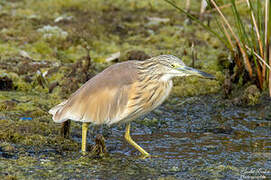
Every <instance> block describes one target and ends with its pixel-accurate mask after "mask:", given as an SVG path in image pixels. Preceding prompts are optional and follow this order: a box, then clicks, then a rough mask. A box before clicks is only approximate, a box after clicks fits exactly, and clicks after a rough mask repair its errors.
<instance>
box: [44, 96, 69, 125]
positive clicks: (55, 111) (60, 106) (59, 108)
mask: <svg viewBox="0 0 271 180" xmlns="http://www.w3.org/2000/svg"><path fill="white" fill-rule="evenodd" d="M67 102H68V100H66V101H63V102H62V103H60V104H58V105H56V106H55V107H53V108H52V109H50V110H49V113H50V114H52V115H53V120H54V121H55V122H59V123H60V122H63V120H62V119H59V118H58V117H59V116H58V117H56V115H57V114H59V113H60V112H61V111H62V109H63V107H65V105H66V103H67Z"/></svg>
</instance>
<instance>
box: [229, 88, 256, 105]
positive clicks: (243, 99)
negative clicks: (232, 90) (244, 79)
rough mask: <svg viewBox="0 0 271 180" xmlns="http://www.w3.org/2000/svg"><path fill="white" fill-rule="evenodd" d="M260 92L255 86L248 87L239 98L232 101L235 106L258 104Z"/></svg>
mask: <svg viewBox="0 0 271 180" xmlns="http://www.w3.org/2000/svg"><path fill="white" fill-rule="evenodd" d="M260 95H261V93H260V90H259V89H258V88H257V86H256V85H250V86H248V87H247V88H246V89H245V90H244V92H243V93H242V95H241V96H240V97H237V98H235V99H233V103H234V104H236V105H256V104H257V103H258V102H259V98H260Z"/></svg>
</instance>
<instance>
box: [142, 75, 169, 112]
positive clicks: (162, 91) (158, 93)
mask: <svg viewBox="0 0 271 180" xmlns="http://www.w3.org/2000/svg"><path fill="white" fill-rule="evenodd" d="M171 88H172V81H171V80H170V81H168V82H160V83H159V85H157V87H156V88H153V89H150V90H149V92H148V95H147V97H146V98H145V101H146V102H145V105H144V109H146V110H148V109H149V110H150V111H151V110H153V109H154V108H156V107H157V106H159V105H161V104H162V103H163V102H164V101H165V99H166V98H167V97H168V96H169V94H170V91H171Z"/></svg>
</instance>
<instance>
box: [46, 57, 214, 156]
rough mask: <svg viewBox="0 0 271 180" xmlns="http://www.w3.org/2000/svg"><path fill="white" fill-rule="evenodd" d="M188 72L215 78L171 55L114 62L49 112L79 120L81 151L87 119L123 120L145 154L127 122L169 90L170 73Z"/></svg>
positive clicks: (56, 117)
mask: <svg viewBox="0 0 271 180" xmlns="http://www.w3.org/2000/svg"><path fill="white" fill-rule="evenodd" d="M190 75H196V76H200V77H204V78H210V79H213V78H214V76H212V75H210V74H207V73H205V72H202V71H199V70H196V69H193V68H190V67H187V66H186V65H185V64H184V63H183V62H182V61H181V60H180V59H179V58H177V57H175V56H172V55H160V56H157V57H152V58H150V59H147V60H145V61H136V60H134V61H127V62H122V63H117V64H114V65H112V66H110V67H108V68H107V69H105V70H104V71H102V72H101V73H99V74H97V75H96V76H94V77H93V78H92V79H90V80H88V81H87V82H86V83H85V84H84V85H83V86H82V87H81V88H79V89H78V90H77V91H76V92H75V93H73V94H72V95H71V97H70V98H69V99H68V100H66V101H64V102H62V103H60V104H58V105H57V106H55V107H53V108H52V109H51V110H50V111H49V113H50V114H52V115H53V120H54V121H55V122H57V123H62V122H65V121H67V120H69V119H70V120H74V121H80V122H82V153H83V154H85V153H86V137H87V129H88V126H89V124H90V123H92V124H94V125H100V124H107V125H112V124H116V123H126V132H125V135H124V137H125V139H126V140H127V142H128V143H129V144H131V145H132V146H133V147H135V148H136V149H137V150H138V151H140V152H141V153H142V155H143V156H144V157H148V156H150V154H149V153H148V152H147V151H145V150H144V149H143V148H142V147H140V146H139V145H138V144H137V143H136V142H135V141H134V140H133V139H132V138H131V136H130V122H131V121H132V120H134V119H136V118H138V117H139V116H142V115H144V114H146V113H148V112H150V111H152V110H153V109H155V108H156V107H157V106H159V105H160V104H162V102H163V101H164V100H165V99H166V98H167V97H168V95H169V93H170V91H171V88H172V78H173V77H177V76H190Z"/></svg>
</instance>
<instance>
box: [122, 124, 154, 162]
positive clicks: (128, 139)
mask: <svg viewBox="0 0 271 180" xmlns="http://www.w3.org/2000/svg"><path fill="white" fill-rule="evenodd" d="M130 126H131V125H130V123H129V124H127V125H126V132H125V136H124V137H125V139H126V141H127V142H128V143H129V144H131V145H132V146H134V148H136V149H137V150H139V151H140V152H141V154H142V155H143V156H144V157H145V158H146V157H149V156H150V154H149V153H147V152H146V151H145V150H144V149H143V148H142V147H140V146H139V145H138V144H137V143H136V142H135V141H134V140H133V139H132V138H131V136H130Z"/></svg>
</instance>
